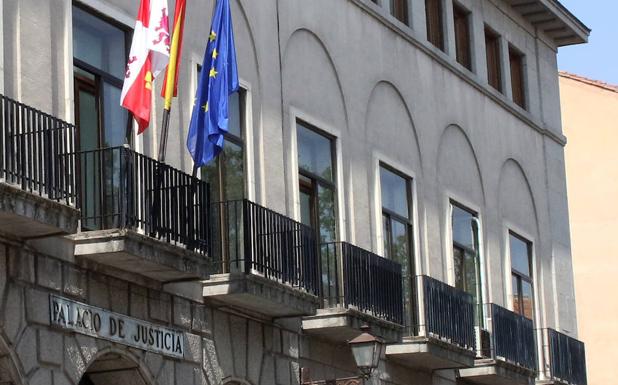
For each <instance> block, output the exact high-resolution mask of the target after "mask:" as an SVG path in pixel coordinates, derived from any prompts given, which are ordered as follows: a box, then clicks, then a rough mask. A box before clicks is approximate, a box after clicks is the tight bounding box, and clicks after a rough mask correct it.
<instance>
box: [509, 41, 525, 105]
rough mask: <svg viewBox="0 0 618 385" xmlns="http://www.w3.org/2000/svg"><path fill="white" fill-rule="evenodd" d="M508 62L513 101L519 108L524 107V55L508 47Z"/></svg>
mask: <svg viewBox="0 0 618 385" xmlns="http://www.w3.org/2000/svg"><path fill="white" fill-rule="evenodd" d="M509 62H510V64H511V88H512V90H513V102H515V103H516V104H517V105H518V106H520V107H521V108H524V109H525V108H526V93H525V88H524V55H523V54H521V53H520V52H519V51H518V50H516V49H515V48H513V47H509Z"/></svg>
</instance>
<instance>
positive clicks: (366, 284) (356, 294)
mask: <svg viewBox="0 0 618 385" xmlns="http://www.w3.org/2000/svg"><path fill="white" fill-rule="evenodd" d="M321 258H322V265H321V267H322V272H321V274H322V295H323V297H324V301H325V303H326V304H327V306H329V307H333V306H344V307H354V308H356V309H358V310H360V311H362V312H366V313H369V314H371V315H373V316H375V317H378V318H382V319H385V320H387V321H390V322H394V323H397V324H403V322H404V317H403V289H402V272H401V265H400V264H399V263H397V262H394V261H391V260H388V259H386V258H382V257H380V256H379V255H377V254H374V253H372V252H370V251H367V250H364V249H362V248H360V247H357V246H354V245H351V244H349V243H346V242H333V243H325V244H322V245H321ZM341 269H343V270H341ZM340 272H342V274H340Z"/></svg>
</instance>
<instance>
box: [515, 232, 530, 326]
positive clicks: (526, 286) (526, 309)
mask: <svg viewBox="0 0 618 385" xmlns="http://www.w3.org/2000/svg"><path fill="white" fill-rule="evenodd" d="M509 250H510V255H511V276H512V285H513V286H512V289H513V311H514V312H515V313H518V314H521V315H523V316H525V317H527V318H530V319H533V314H534V295H533V285H532V283H533V282H532V243H531V242H530V241H527V240H526V239H524V238H522V237H520V236H518V235H516V234H514V233H512V232H510V233H509Z"/></svg>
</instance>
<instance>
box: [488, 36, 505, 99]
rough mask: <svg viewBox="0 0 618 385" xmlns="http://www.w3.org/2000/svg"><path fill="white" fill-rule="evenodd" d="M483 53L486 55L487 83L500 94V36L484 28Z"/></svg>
mask: <svg viewBox="0 0 618 385" xmlns="http://www.w3.org/2000/svg"><path fill="white" fill-rule="evenodd" d="M485 52H486V55H487V81H488V82H489V85H490V86H492V87H493V88H495V89H497V90H498V91H500V92H502V68H501V66H500V36H499V35H498V34H496V33H495V32H494V31H492V30H491V29H489V28H487V27H485Z"/></svg>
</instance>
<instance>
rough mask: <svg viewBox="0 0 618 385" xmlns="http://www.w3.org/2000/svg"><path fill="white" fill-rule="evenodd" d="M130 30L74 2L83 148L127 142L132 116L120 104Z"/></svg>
mask: <svg viewBox="0 0 618 385" xmlns="http://www.w3.org/2000/svg"><path fill="white" fill-rule="evenodd" d="M128 34H129V33H128V31H127V30H126V29H124V27H121V26H119V25H116V24H113V23H111V22H108V21H107V20H105V19H103V18H101V17H98V16H96V15H94V14H92V13H90V12H88V11H86V10H85V9H82V8H80V7H78V6H73V63H74V78H75V108H76V113H75V116H76V123H77V128H78V145H79V150H80V151H86V150H94V149H97V148H105V147H114V146H120V145H122V144H124V142H125V139H126V137H127V131H128V128H130V124H131V121H130V117H129V114H128V112H127V110H125V109H124V108H122V107H120V103H119V100H120V92H121V90H122V83H123V81H124V77H125V66H126V63H127V47H128Z"/></svg>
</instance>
